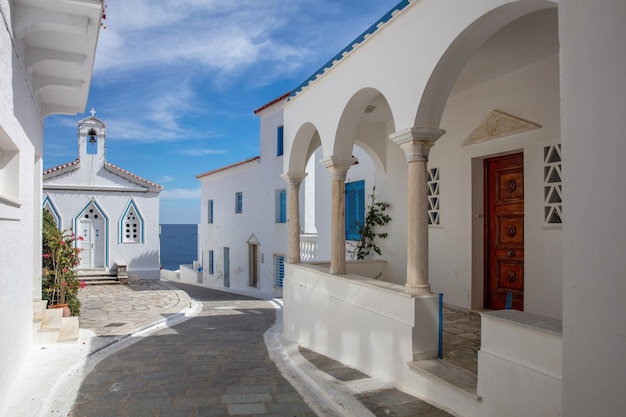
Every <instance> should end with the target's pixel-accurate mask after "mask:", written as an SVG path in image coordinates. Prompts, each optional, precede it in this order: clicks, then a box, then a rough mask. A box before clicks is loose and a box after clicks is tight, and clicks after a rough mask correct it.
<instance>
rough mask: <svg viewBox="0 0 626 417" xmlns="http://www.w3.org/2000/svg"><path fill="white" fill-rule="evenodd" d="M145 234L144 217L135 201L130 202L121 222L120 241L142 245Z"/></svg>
mask: <svg viewBox="0 0 626 417" xmlns="http://www.w3.org/2000/svg"><path fill="white" fill-rule="evenodd" d="M143 234H144V227H143V217H142V216H141V214H140V213H139V210H138V209H137V205H136V204H135V201H134V200H130V202H129V203H128V205H127V206H126V210H124V214H123V215H122V219H121V220H120V236H121V239H120V241H121V242H122V243H142V242H143V241H144V239H143Z"/></svg>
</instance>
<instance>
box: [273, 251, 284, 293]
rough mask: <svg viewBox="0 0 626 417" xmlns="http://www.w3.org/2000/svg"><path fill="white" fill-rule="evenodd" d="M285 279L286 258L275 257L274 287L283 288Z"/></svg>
mask: <svg viewBox="0 0 626 417" xmlns="http://www.w3.org/2000/svg"><path fill="white" fill-rule="evenodd" d="M284 278H285V257H284V256H281V255H274V286H275V287H279V288H282V286H283V280H284Z"/></svg>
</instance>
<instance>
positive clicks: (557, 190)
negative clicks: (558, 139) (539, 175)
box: [543, 144, 563, 224]
mask: <svg viewBox="0 0 626 417" xmlns="http://www.w3.org/2000/svg"><path fill="white" fill-rule="evenodd" d="M543 162H544V168H543V182H544V187H543V190H544V210H545V212H544V215H545V221H546V223H548V224H561V223H563V198H562V196H563V194H562V193H563V186H562V179H561V178H562V173H561V145H560V144H558V145H552V146H546V147H545V148H543Z"/></svg>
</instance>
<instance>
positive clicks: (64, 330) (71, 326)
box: [57, 317, 79, 343]
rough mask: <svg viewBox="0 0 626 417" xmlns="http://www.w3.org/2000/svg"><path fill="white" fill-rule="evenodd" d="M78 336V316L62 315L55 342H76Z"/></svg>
mask: <svg viewBox="0 0 626 417" xmlns="http://www.w3.org/2000/svg"><path fill="white" fill-rule="evenodd" d="M78 336H79V325H78V317H63V319H62V320H61V329H60V331H59V338H58V339H57V343H75V342H78Z"/></svg>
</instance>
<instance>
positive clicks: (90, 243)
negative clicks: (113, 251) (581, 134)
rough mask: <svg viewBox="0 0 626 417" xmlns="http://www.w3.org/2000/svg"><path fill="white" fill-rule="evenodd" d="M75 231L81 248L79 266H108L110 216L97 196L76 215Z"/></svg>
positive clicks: (86, 267) (84, 267)
mask: <svg viewBox="0 0 626 417" xmlns="http://www.w3.org/2000/svg"><path fill="white" fill-rule="evenodd" d="M74 231H75V233H76V235H77V236H78V237H79V239H78V240H77V246H79V249H81V253H80V258H81V263H80V265H79V268H83V269H93V268H106V267H107V266H108V264H109V217H108V216H107V215H106V213H105V212H104V210H103V209H102V207H101V206H100V204H98V201H97V200H96V199H95V198H92V199H91V200H90V201H89V202H88V203H87V204H85V206H84V207H83V208H82V209H81V210H80V211H79V212H78V214H77V215H76V217H74ZM81 238H82V239H81Z"/></svg>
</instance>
